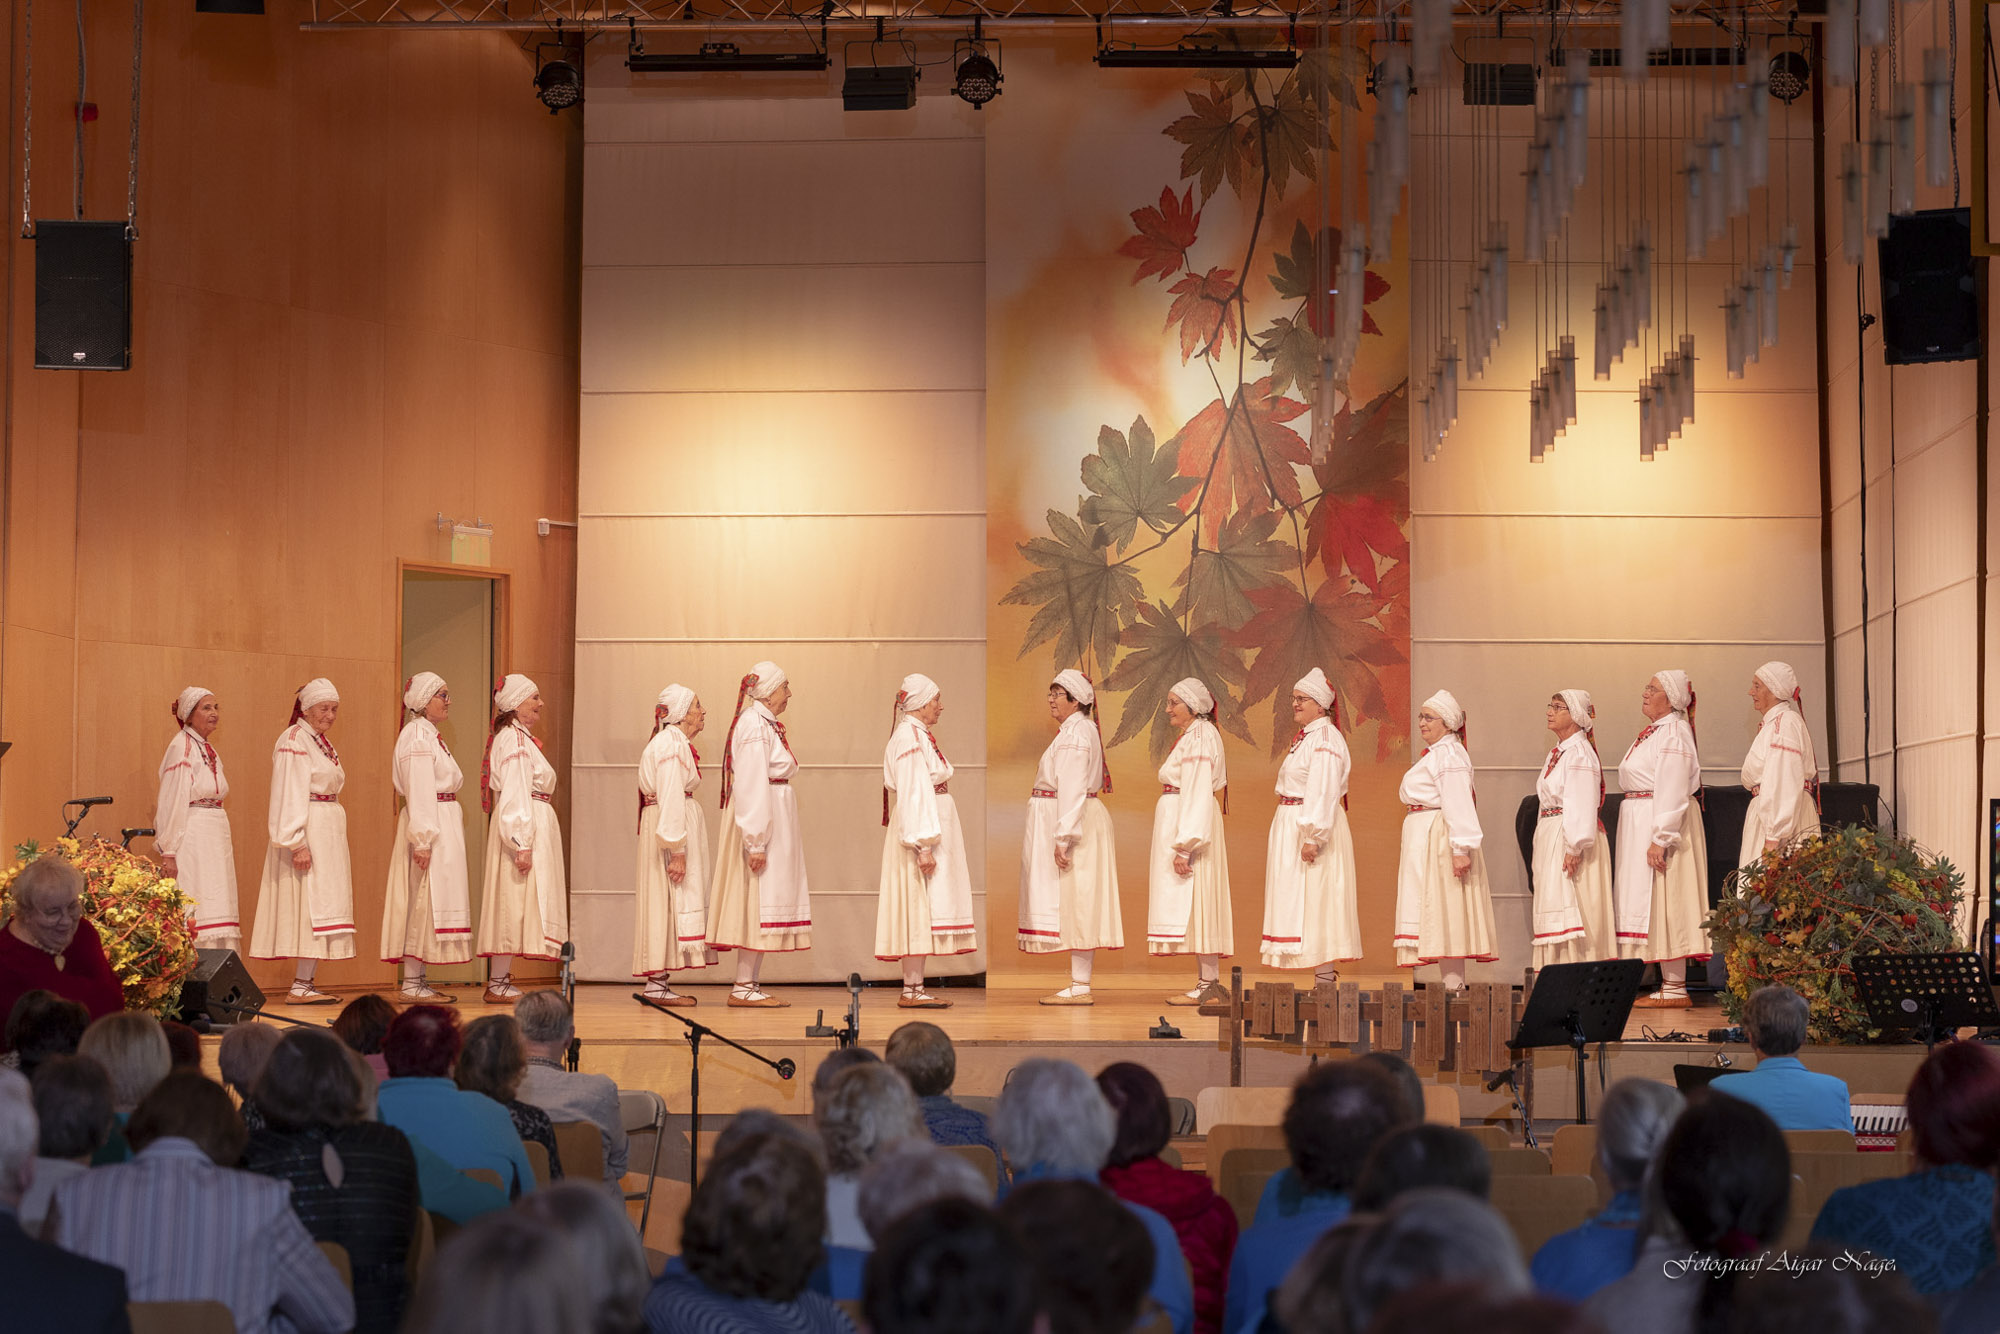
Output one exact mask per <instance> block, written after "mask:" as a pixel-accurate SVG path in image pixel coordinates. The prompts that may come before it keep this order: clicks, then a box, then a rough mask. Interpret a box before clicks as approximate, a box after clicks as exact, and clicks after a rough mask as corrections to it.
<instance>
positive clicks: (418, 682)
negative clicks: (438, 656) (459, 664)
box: [403, 672, 444, 713]
mask: <svg viewBox="0 0 2000 1334" xmlns="http://www.w3.org/2000/svg"><path fill="white" fill-rule="evenodd" d="M443 689H444V678H443V677H442V676H439V675H438V674H437V673H436V672H418V673H417V674H416V675H415V676H413V677H411V678H410V683H409V684H408V685H406V686H404V687H403V707H404V708H406V709H408V710H409V711H410V712H411V713H422V712H423V711H424V706H425V705H427V704H429V703H430V702H431V699H432V697H433V696H435V695H436V694H437V692H438V691H440V690H443Z"/></svg>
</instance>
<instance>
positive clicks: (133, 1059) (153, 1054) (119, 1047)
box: [76, 1010, 174, 1112]
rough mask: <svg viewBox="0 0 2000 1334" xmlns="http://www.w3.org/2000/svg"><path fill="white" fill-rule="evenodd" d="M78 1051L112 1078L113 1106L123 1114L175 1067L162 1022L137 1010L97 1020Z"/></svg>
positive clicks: (85, 1032)
mask: <svg viewBox="0 0 2000 1334" xmlns="http://www.w3.org/2000/svg"><path fill="white" fill-rule="evenodd" d="M76 1051H77V1055H79V1056H88V1057H90V1058H91V1059H92V1060H94V1061H96V1062H97V1063H98V1064H99V1065H101V1066H103V1067H104V1072H105V1073H106V1074H108V1075H110V1076H111V1105H112V1107H114V1108H115V1109H117V1110H118V1111H121V1112H130V1111H132V1110H134V1109H135V1108H137V1107H138V1105H139V1102H140V1100H141V1099H143V1098H144V1097H145V1096H146V1095H147V1094H148V1093H151V1092H152V1091H153V1085H155V1084H157V1083H159V1082H160V1081H161V1080H163V1079H165V1078H166V1077H167V1072H168V1071H170V1070H172V1069H173V1066H174V1055H173V1051H172V1050H171V1049H170V1048H169V1047H168V1046H167V1035H166V1031H165V1030H164V1029H162V1028H161V1027H160V1021H159V1020H157V1019H155V1018H153V1016H152V1015H150V1014H144V1013H141V1012H140V1011H138V1010H120V1011H118V1013H116V1014H107V1015H105V1016H104V1017H103V1018H101V1019H98V1020H96V1021H95V1022H93V1023H92V1024H91V1026H90V1027H89V1028H86V1029H84V1030H83V1040H82V1041H81V1042H79V1043H77V1046H76Z"/></svg>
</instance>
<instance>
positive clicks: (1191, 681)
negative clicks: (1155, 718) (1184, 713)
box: [1167, 676, 1215, 718]
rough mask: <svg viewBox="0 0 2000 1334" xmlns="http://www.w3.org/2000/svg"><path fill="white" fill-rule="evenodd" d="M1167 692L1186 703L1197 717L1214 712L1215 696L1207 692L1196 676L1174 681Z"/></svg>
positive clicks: (1206, 688)
mask: <svg viewBox="0 0 2000 1334" xmlns="http://www.w3.org/2000/svg"><path fill="white" fill-rule="evenodd" d="M1167 693H1168V694H1169V695H1171V696H1173V697H1174V698H1175V699H1177V700H1179V701H1180V702H1181V703H1183V704H1185V705H1187V706H1188V710H1189V711H1190V712H1192V713H1193V714H1194V715H1195V716H1196V717H1198V718H1201V717H1207V716H1208V715H1209V714H1212V713H1214V712H1215V696H1214V695H1213V694H1211V693H1209V689H1208V687H1207V686H1205V685H1203V684H1202V681H1201V678H1200V677H1198V676H1190V677H1188V678H1187V679H1185V680H1182V681H1176V682H1174V688H1173V689H1172V690H1169V691H1168V692H1167Z"/></svg>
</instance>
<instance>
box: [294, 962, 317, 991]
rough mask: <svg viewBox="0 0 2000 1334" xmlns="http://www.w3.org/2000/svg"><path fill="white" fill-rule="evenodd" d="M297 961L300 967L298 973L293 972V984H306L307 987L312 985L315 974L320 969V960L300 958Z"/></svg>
mask: <svg viewBox="0 0 2000 1334" xmlns="http://www.w3.org/2000/svg"><path fill="white" fill-rule="evenodd" d="M295 962H296V963H297V964H298V966H299V968H298V971H297V972H296V973H293V974H292V983H293V985H294V986H306V987H309V986H311V985H312V980H313V974H314V973H316V972H318V971H319V960H318V959H298V960H295Z"/></svg>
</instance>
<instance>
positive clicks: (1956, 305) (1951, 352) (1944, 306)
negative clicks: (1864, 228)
mask: <svg viewBox="0 0 2000 1334" xmlns="http://www.w3.org/2000/svg"><path fill="white" fill-rule="evenodd" d="M1879 247H1880V248H1879V249H1878V251H1877V258H1878V260H1879V267H1880V269H1881V272H1882V360H1884V361H1886V362H1887V363H1888V364H1889V365H1891V366H1906V365H1909V364H1911V363H1913V362H1920V361H1971V360H1972V359H1973V358H1975V357H1977V356H1978V355H1979V303H1978V294H1977V292H1976V290H1975V288H1974V284H1973V279H1972V212H1971V210H1970V209H1963V208H1934V209H1926V210H1924V211H1923V212H1921V213H1912V214H1911V215H1910V216H1909V217H1907V218H1895V217H1892V218H1890V219H1889V234H1888V235H1887V236H1885V237H1883V238H1882V240H1881V241H1880V242H1879Z"/></svg>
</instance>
